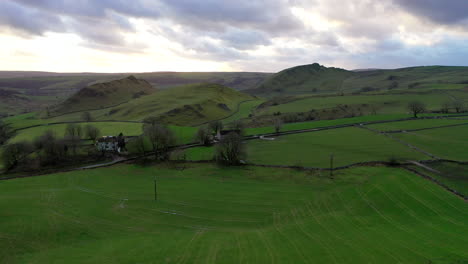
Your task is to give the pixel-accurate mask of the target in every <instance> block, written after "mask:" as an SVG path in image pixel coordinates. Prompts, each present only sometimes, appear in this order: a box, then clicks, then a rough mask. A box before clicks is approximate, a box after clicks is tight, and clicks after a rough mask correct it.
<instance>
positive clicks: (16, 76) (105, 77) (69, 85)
mask: <svg viewBox="0 0 468 264" xmlns="http://www.w3.org/2000/svg"><path fill="white" fill-rule="evenodd" d="M128 75H129V74H125V73H116V74H103V73H49V72H2V71H0V116H2V115H4V116H5V115H14V114H19V113H24V112H30V111H37V110H40V109H42V108H45V107H46V106H50V105H55V104H58V103H61V102H63V101H64V100H66V99H67V98H68V97H70V96H72V95H73V94H74V93H76V92H78V91H79V90H80V89H82V88H84V87H87V86H89V85H92V84H95V83H99V82H108V81H112V80H117V79H122V78H125V77H126V76H128ZM270 75H271V74H269V73H251V72H187V73H185V72H154V73H139V74H134V76H135V77H137V78H138V79H144V80H146V81H148V82H149V83H151V85H153V86H154V87H156V88H158V89H166V88H169V87H174V86H180V85H186V84H194V83H202V82H206V83H216V84H222V85H226V86H228V87H232V88H234V89H237V90H243V89H248V88H253V87H256V86H258V85H259V84H260V83H261V82H262V81H263V80H265V78H267V77H268V76H270ZM1 91H11V92H14V93H17V95H18V96H20V97H21V100H20V101H19V100H11V99H10V98H8V97H6V96H4V95H2V94H3V93H2V92H1Z"/></svg>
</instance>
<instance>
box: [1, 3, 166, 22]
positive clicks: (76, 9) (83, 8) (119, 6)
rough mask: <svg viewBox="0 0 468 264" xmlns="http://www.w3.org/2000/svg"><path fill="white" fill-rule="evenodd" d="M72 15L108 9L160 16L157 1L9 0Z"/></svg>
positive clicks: (95, 14) (101, 12) (102, 12)
mask: <svg viewBox="0 0 468 264" xmlns="http://www.w3.org/2000/svg"><path fill="white" fill-rule="evenodd" d="M7 1H14V2H17V3H21V4H23V5H24V6H29V7H34V8H38V9H42V10H48V11H50V12H54V13H55V14H62V15H70V16H93V17H103V16H106V12H107V11H115V12H117V13H120V14H124V15H129V16H133V17H153V18H154V17H158V16H159V11H158V3H157V1H144V0H132V1H127V0H7Z"/></svg>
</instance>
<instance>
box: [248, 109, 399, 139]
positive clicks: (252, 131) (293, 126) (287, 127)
mask: <svg viewBox="0 0 468 264" xmlns="http://www.w3.org/2000/svg"><path fill="white" fill-rule="evenodd" d="M401 118H408V115H403V114H393V115H368V116H359V117H350V118H340V119H334V120H320V121H309V122H299V123H286V124H283V126H282V127H281V131H291V130H301V129H311V128H318V127H326V126H337V125H348V124H355V123H365V122H373V121H385V120H395V119H401ZM274 132H275V128H274V127H273V126H265V127H255V128H246V129H245V133H246V135H258V134H267V133H274Z"/></svg>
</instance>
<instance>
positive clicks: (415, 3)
mask: <svg viewBox="0 0 468 264" xmlns="http://www.w3.org/2000/svg"><path fill="white" fill-rule="evenodd" d="M394 2H395V3H396V4H398V5H399V6H401V7H402V8H404V9H405V10H407V11H408V12H410V13H412V14H414V15H417V16H421V17H425V18H427V19H430V20H432V21H434V22H437V23H441V24H455V23H458V22H461V21H463V20H467V19H468V1H467V0H394Z"/></svg>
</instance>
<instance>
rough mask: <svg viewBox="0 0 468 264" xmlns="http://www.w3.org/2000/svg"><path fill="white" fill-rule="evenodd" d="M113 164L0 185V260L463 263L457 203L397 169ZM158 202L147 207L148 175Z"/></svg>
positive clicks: (461, 208) (463, 228)
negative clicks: (330, 171) (328, 172)
mask: <svg viewBox="0 0 468 264" xmlns="http://www.w3.org/2000/svg"><path fill="white" fill-rule="evenodd" d="M188 166H189V167H188V168H186V169H185V170H173V169H167V168H164V167H139V166H135V165H121V166H116V167H112V168H106V169H96V170H90V171H77V172H71V173H60V174H55V175H49V176H41V177H35V178H27V179H18V180H9V181H4V182H1V184H0V207H1V208H2V210H1V211H0V214H1V219H2V221H1V222H0V235H1V238H2V241H3V243H2V244H3V246H2V247H1V248H0V262H1V263H60V262H66V263H98V262H100V263H161V262H163V263H346V264H348V263H369V262H371V263H392V264H393V263H441V264H442V263H444V264H448V263H463V261H466V260H467V258H468V254H467V252H466V244H467V243H468V238H467V237H466V233H467V231H468V227H467V225H466V218H467V217H468V214H467V212H468V206H467V204H466V203H465V202H463V201H462V200H461V199H459V198H457V197H455V196H454V195H452V194H451V193H449V192H446V191H445V190H443V189H442V188H440V187H439V186H437V185H435V184H433V183H431V182H429V181H426V180H424V179H422V178H421V177H418V176H416V175H413V174H410V173H408V172H405V171H403V170H399V169H391V168H359V169H352V170H346V171H342V172H340V173H338V174H336V175H335V178H334V179H333V180H330V179H329V178H327V177H326V176H323V175H320V174H317V173H307V172H299V171H296V170H283V169H282V170H278V169H266V168H254V167H246V168H232V169H219V168H217V167H215V166H211V165H195V164H191V165H188ZM155 177H156V179H157V182H158V201H157V202H156V201H154V198H153V197H154V179H155Z"/></svg>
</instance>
